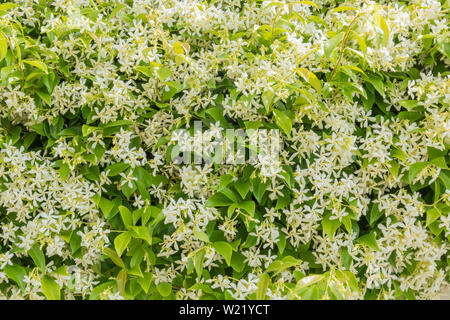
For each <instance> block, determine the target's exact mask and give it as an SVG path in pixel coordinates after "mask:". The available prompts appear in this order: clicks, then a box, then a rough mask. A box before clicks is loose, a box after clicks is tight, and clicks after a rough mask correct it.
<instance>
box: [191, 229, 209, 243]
mask: <svg viewBox="0 0 450 320" xmlns="http://www.w3.org/2000/svg"><path fill="white" fill-rule="evenodd" d="M193 233H194V236H195V237H196V238H197V239H199V240H201V241H203V242H209V237H208V235H207V234H206V233H205V232H203V231H201V230H199V229H198V228H197V227H196V226H194V229H193Z"/></svg>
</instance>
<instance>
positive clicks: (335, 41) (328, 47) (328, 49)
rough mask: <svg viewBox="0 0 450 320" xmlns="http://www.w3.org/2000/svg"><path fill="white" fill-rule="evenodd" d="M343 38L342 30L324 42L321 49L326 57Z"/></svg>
mask: <svg viewBox="0 0 450 320" xmlns="http://www.w3.org/2000/svg"><path fill="white" fill-rule="evenodd" d="M343 38H344V32H339V33H338V34H337V35H335V36H334V37H333V38H331V39H329V40H328V41H327V42H325V45H324V48H323V50H324V52H325V55H326V57H327V58H328V59H329V58H330V56H331V54H332V52H333V50H334V49H335V48H336V47H337V46H338V45H339V43H340V42H341V40H342V39H343Z"/></svg>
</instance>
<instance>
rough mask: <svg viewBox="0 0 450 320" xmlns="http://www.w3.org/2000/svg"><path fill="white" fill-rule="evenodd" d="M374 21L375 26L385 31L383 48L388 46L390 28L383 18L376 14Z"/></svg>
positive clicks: (382, 42)
mask: <svg viewBox="0 0 450 320" xmlns="http://www.w3.org/2000/svg"><path fill="white" fill-rule="evenodd" d="M374 20H375V24H376V25H377V26H378V27H380V28H381V30H383V40H382V41H381V44H382V45H383V46H387V44H388V42H389V27H388V25H387V23H386V20H384V18H383V16H381V15H380V14H378V13H375V14H374Z"/></svg>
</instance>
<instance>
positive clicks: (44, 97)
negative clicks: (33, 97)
mask: <svg viewBox="0 0 450 320" xmlns="http://www.w3.org/2000/svg"><path fill="white" fill-rule="evenodd" d="M36 93H37V95H38V96H39V98H41V99H42V100H44V101H45V103H47V104H48V105H49V106H50V105H51V104H52V99H51V97H50V95H49V94H48V93H47V92H45V91H44V90H41V89H36Z"/></svg>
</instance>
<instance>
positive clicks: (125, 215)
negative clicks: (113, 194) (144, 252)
mask: <svg viewBox="0 0 450 320" xmlns="http://www.w3.org/2000/svg"><path fill="white" fill-rule="evenodd" d="M119 211H120V216H121V217H122V221H123V224H124V225H125V227H127V228H128V227H131V226H132V225H133V216H132V215H131V212H130V210H129V209H128V208H127V207H124V206H119Z"/></svg>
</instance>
